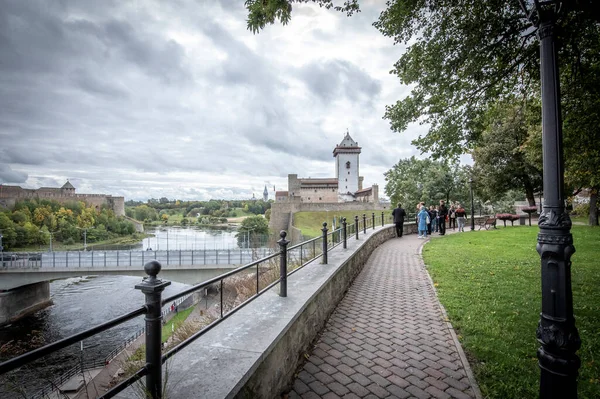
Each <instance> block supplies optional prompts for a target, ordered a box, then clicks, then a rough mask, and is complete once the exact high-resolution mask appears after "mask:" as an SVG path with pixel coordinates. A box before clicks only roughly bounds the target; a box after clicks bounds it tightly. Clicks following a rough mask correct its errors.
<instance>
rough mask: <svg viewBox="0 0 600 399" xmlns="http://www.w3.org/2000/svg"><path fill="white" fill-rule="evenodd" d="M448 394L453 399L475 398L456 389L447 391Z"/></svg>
mask: <svg viewBox="0 0 600 399" xmlns="http://www.w3.org/2000/svg"><path fill="white" fill-rule="evenodd" d="M446 393H447V394H449V395H450V396H452V398H454V399H473V397H472V396H471V395H467V394H466V393H464V392H461V391H459V390H457V389H454V388H448V389H446Z"/></svg>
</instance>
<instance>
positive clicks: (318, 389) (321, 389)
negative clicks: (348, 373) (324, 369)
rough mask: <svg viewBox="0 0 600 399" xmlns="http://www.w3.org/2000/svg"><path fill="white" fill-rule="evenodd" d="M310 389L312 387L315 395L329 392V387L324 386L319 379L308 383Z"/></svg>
mask: <svg viewBox="0 0 600 399" xmlns="http://www.w3.org/2000/svg"><path fill="white" fill-rule="evenodd" d="M308 386H309V387H310V389H312V390H313V391H314V392H315V393H316V394H317V395H324V394H326V393H327V392H329V388H327V386H325V385H324V384H323V383H321V381H313V382H311V383H310V384H308Z"/></svg>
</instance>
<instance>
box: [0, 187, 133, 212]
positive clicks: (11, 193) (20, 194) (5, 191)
mask: <svg viewBox="0 0 600 399" xmlns="http://www.w3.org/2000/svg"><path fill="white" fill-rule="evenodd" d="M0 188H1V189H0V204H1V205H3V206H6V207H9V208H11V207H13V206H15V204H16V203H17V201H22V200H26V199H48V200H52V201H56V202H59V203H61V204H64V203H66V202H73V201H83V202H85V203H86V204H88V205H90V206H93V207H96V208H98V209H100V208H101V207H102V205H108V206H109V207H110V208H111V209H112V210H113V212H114V213H115V215H117V216H124V215H125V198H124V197H113V196H112V195H105V194H76V193H75V192H74V190H72V189H61V188H52V187H41V188H39V189H37V190H32V189H26V188H22V187H19V186H4V185H2V186H0Z"/></svg>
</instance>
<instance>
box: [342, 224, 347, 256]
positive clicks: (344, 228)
mask: <svg viewBox="0 0 600 399" xmlns="http://www.w3.org/2000/svg"><path fill="white" fill-rule="evenodd" d="M347 233H348V232H347V231H346V218H342V234H343V235H344V244H343V248H344V249H346V248H348V243H347V241H346V240H347V238H348V236H347Z"/></svg>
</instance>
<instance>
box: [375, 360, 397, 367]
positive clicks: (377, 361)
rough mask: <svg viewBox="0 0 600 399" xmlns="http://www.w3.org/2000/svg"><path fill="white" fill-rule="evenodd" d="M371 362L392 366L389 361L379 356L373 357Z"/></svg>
mask: <svg viewBox="0 0 600 399" xmlns="http://www.w3.org/2000/svg"><path fill="white" fill-rule="evenodd" d="M373 362H374V363H375V364H378V365H380V366H381V367H385V368H388V367H392V366H393V364H392V363H390V362H389V361H387V360H385V359H382V358H380V357H376V358H375V359H373Z"/></svg>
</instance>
